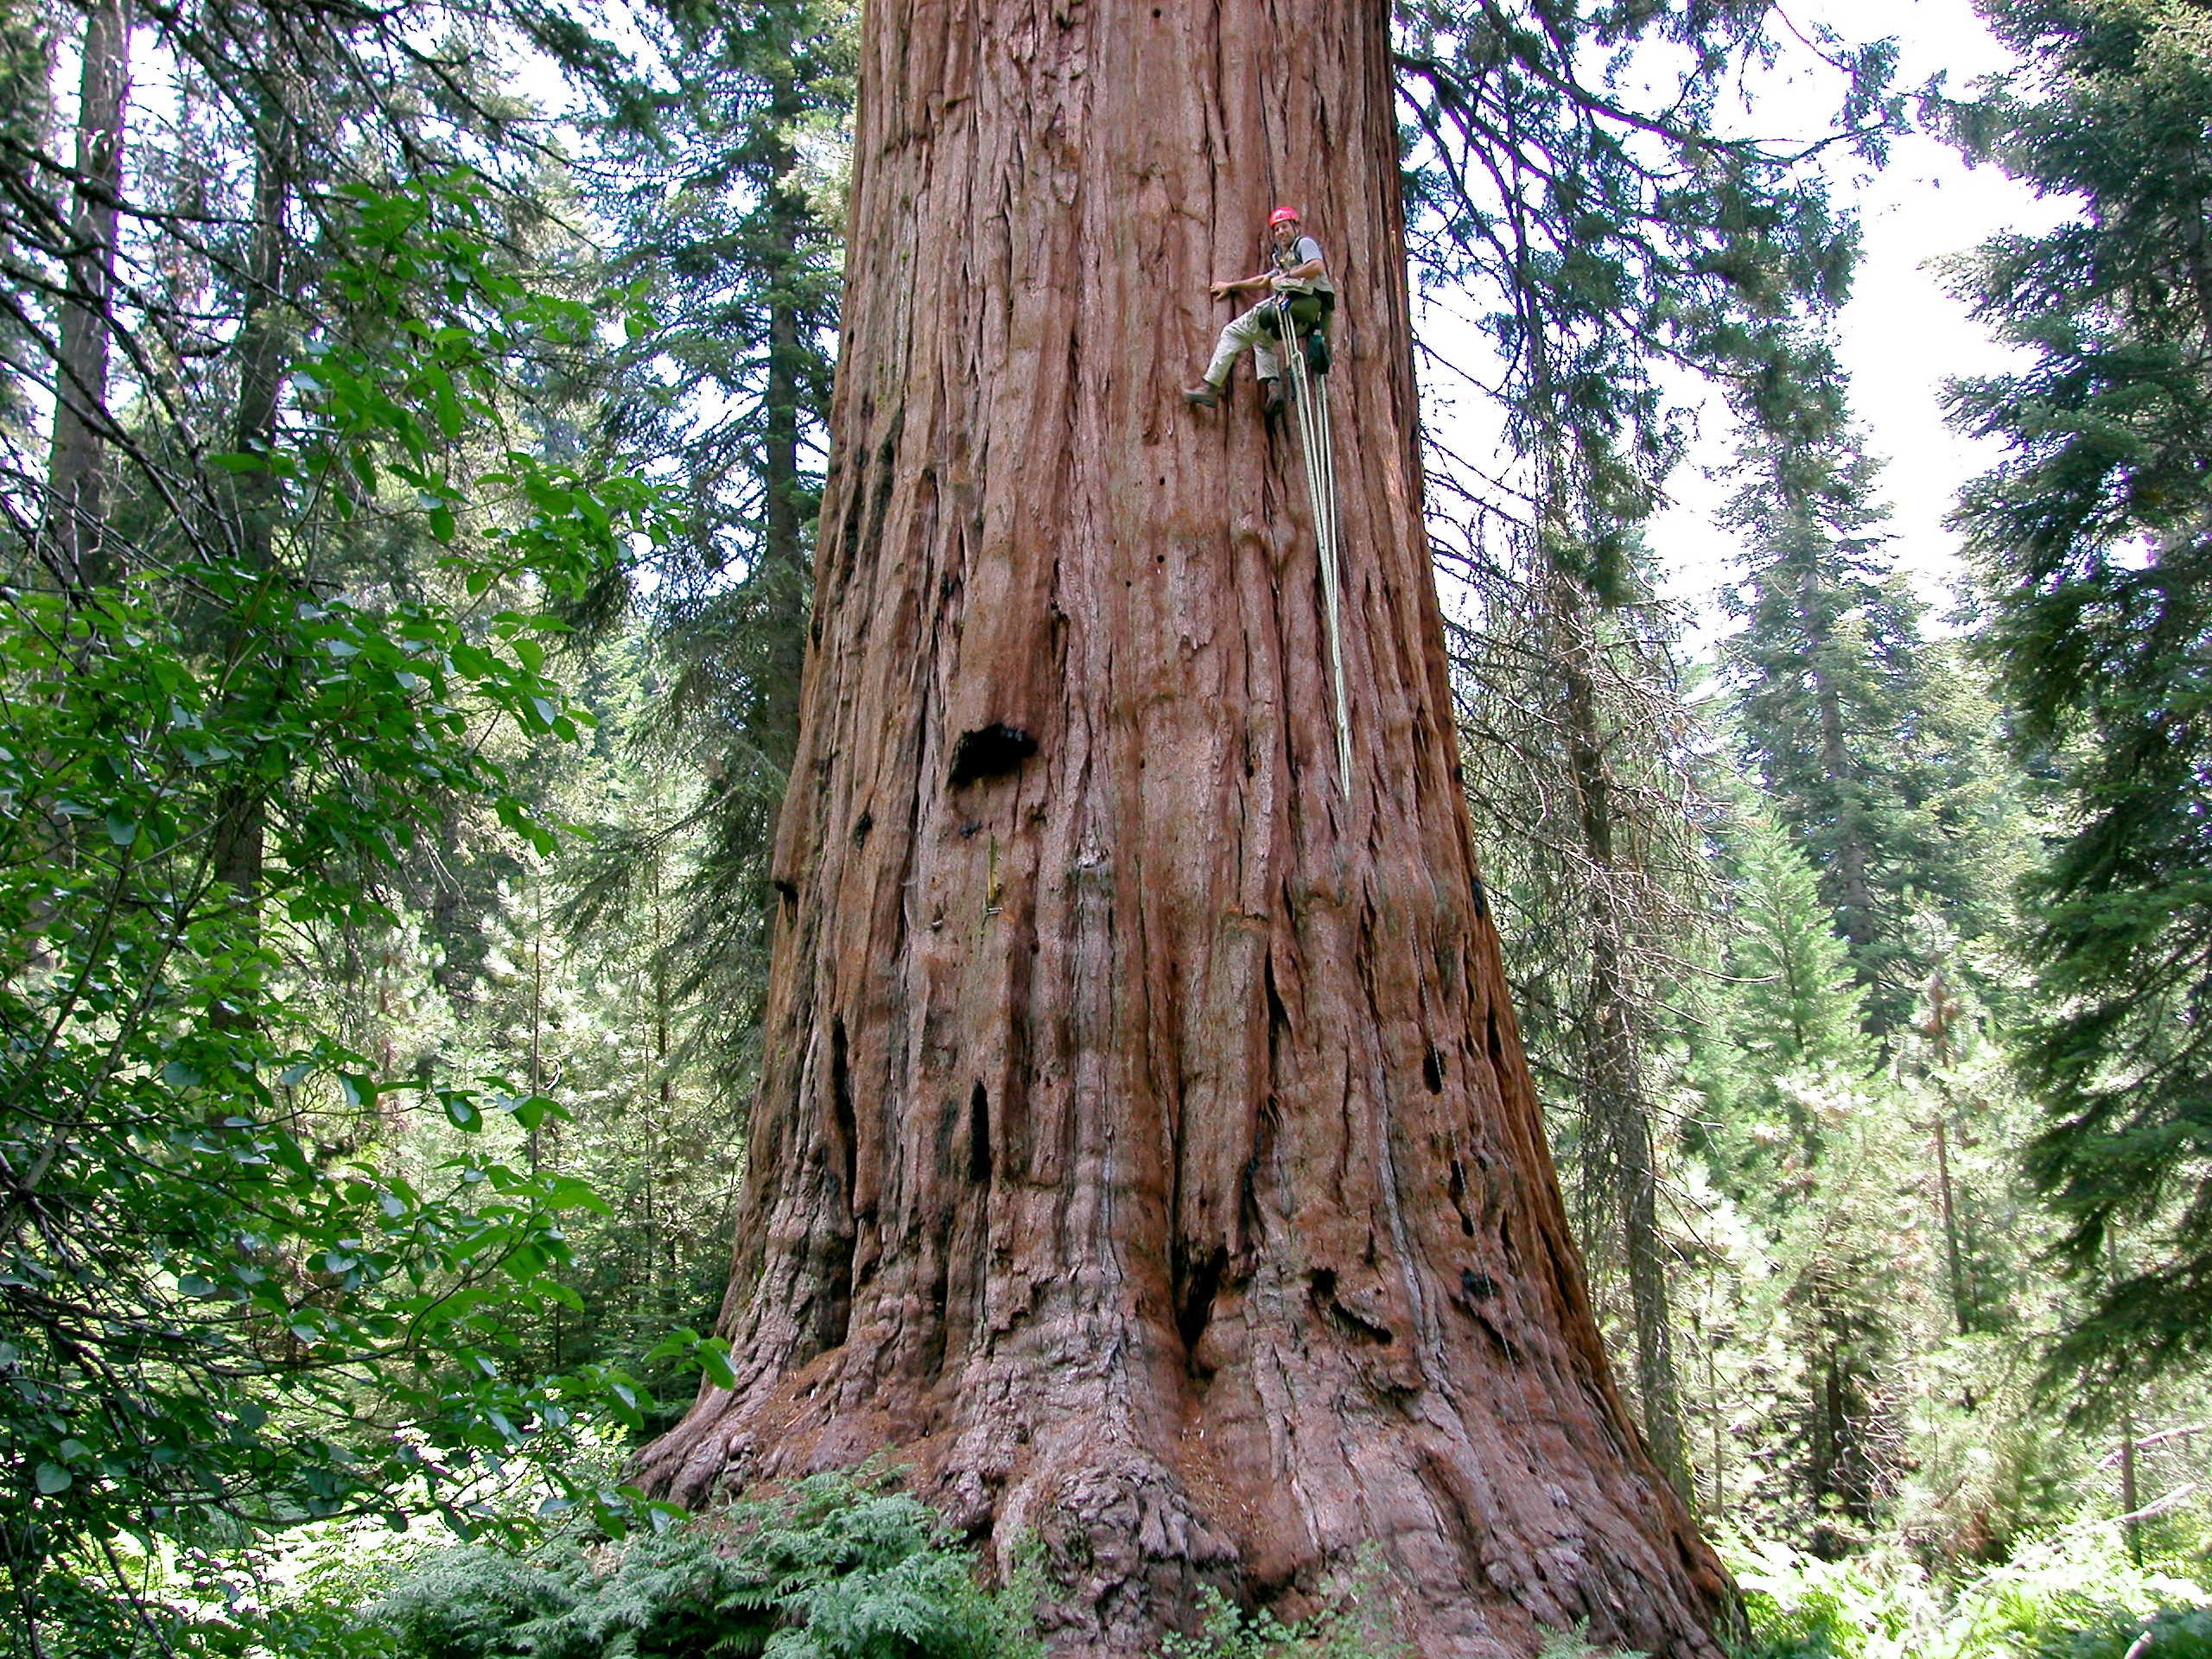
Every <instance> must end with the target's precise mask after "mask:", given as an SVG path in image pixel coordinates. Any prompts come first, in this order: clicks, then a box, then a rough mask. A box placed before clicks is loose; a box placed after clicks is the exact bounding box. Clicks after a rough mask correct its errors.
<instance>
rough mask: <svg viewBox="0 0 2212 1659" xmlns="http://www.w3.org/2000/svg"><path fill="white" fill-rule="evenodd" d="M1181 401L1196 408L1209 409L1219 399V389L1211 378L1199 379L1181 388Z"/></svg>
mask: <svg viewBox="0 0 2212 1659" xmlns="http://www.w3.org/2000/svg"><path fill="white" fill-rule="evenodd" d="M1183 401H1184V402H1185V403H1187V404H1192V405H1193V406H1194V407H1196V408H1198V409H1211V408H1212V407H1213V406H1214V405H1215V404H1217V403H1219V402H1220V401H1221V391H1220V388H1219V387H1217V386H1216V385H1214V384H1213V382H1211V380H1201V381H1199V382H1198V385H1195V386H1185V387H1184V388H1183Z"/></svg>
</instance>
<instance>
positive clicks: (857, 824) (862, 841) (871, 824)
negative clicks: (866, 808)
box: [853, 812, 875, 847]
mask: <svg viewBox="0 0 2212 1659" xmlns="http://www.w3.org/2000/svg"><path fill="white" fill-rule="evenodd" d="M874 828H875V815H874V813H872V812H863V813H861V815H860V817H857V818H855V819H854V820H853V845H854V846H855V847H865V846H867V845H868V831H869V830H871V829H874Z"/></svg>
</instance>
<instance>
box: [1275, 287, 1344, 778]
mask: <svg viewBox="0 0 2212 1659" xmlns="http://www.w3.org/2000/svg"><path fill="white" fill-rule="evenodd" d="M1275 321H1276V324H1277V337H1278V339H1279V340H1281V344H1282V355H1283V362H1282V370H1283V372H1284V374H1285V375H1286V376H1287V378H1288V379H1289V381H1290V389H1291V397H1292V401H1293V402H1294V404H1296V405H1297V409H1298V447H1299V453H1300V455H1301V456H1302V457H1303V458H1304V460H1305V462H1306V493H1308V494H1309V495H1310V496H1311V497H1312V499H1313V540H1314V543H1315V546H1316V548H1317V550H1318V551H1319V555H1320V560H1321V611H1322V618H1323V620H1324V622H1325V624H1326V627H1327V632H1328V636H1329V683H1330V688H1331V690H1332V692H1333V693H1334V695H1335V699H1336V716H1337V785H1338V788H1340V789H1341V790H1343V791H1344V798H1345V799H1346V800H1350V799H1351V714H1350V711H1349V710H1348V709H1346V708H1345V706H1344V634H1343V630H1342V628H1341V626H1339V623H1338V565H1337V455H1336V446H1335V444H1334V443H1333V442H1332V441H1331V438H1330V434H1329V378H1328V377H1327V376H1326V375H1324V374H1315V373H1313V371H1312V368H1311V366H1310V365H1308V364H1307V362H1306V346H1305V342H1304V341H1303V340H1300V339H1299V337H1298V328H1297V325H1296V324H1295V323H1294V322H1293V321H1292V320H1291V315H1290V302H1289V299H1288V298H1287V296H1279V297H1278V298H1277V299H1276V301H1275Z"/></svg>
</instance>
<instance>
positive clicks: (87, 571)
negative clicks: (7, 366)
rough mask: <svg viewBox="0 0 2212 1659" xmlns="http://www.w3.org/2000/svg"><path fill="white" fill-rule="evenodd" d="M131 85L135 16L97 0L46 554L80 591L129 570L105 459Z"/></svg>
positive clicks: (61, 334) (59, 371)
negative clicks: (118, 555)
mask: <svg viewBox="0 0 2212 1659" xmlns="http://www.w3.org/2000/svg"><path fill="white" fill-rule="evenodd" d="M129 98H130V7H129V6H128V5H127V4H126V3H125V0H92V6H91V9H90V10H87V11H86V14H85V35H84V53H83V75H82V79H81V80H80V81H79V92H78V99H77V176H76V180H75V182H74V185H73V188H72V191H71V206H70V213H69V243H68V252H67V260H66V262H65V268H66V270H67V277H66V281H65V283H64V287H63V292H62V302H61V315H60V326H59V327H58V329H57V331H56V332H57V334H58V339H57V341H56V348H57V349H56V353H55V359H54V443H53V448H52V451H51V454H50V455H49V458H48V463H47V488H46V520H45V524H44V525H43V526H42V529H41V535H40V543H41V545H40V549H39V552H40V556H41V558H42V559H43V560H44V561H45V563H46V565H47V568H48V569H49V570H51V571H52V572H53V573H54V579H55V580H56V581H57V582H60V584H61V586H62V587H63V588H65V589H66V590H67V591H68V592H71V593H85V592H89V591H91V590H92V589H95V588H101V587H105V586H108V585H111V583H113V582H115V581H116V580H117V578H118V576H119V575H120V574H121V573H120V572H119V571H118V569H116V568H115V565H114V561H113V560H112V558H111V556H109V555H108V553H107V551H106V550H105V537H104V536H103V533H102V531H103V528H104V524H105V517H106V511H105V505H104V503H103V501H102V499H101V488H100V484H101V476H100V462H101V455H102V451H103V449H104V448H105V431H106V427H107V422H108V412H107V396H108V388H107V379H108V372H107V366H108V347H109V345H110V337H111V332H112V328H113V322H112V319H111V316H110V314H109V302H110V298H111V294H112V292H113V289H114V287H115V229H116V215H117V207H118V200H119V198H120V196H121V194H122V190H123V118H124V106H125V105H126V103H127V102H128V100H129Z"/></svg>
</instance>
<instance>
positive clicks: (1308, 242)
mask: <svg viewBox="0 0 2212 1659" xmlns="http://www.w3.org/2000/svg"><path fill="white" fill-rule="evenodd" d="M1268 239H1269V240H1270V241H1271V242H1272V243H1273V244H1274V262H1273V264H1272V266H1271V268H1270V269H1268V270H1263V271H1262V272H1260V273H1259V274H1258V275H1257V276H1255V277H1242V278H1239V279H1238V280H1236V281H1235V282H1228V283H1210V284H1208V287H1207V291H1208V292H1209V293H1211V295H1212V296H1214V298H1216V299H1217V300H1218V299H1221V298H1222V297H1224V296H1226V295H1230V294H1252V293H1262V292H1264V293H1266V294H1267V295H1268V297H1267V298H1266V299H1264V300H1262V302H1260V303H1259V304H1257V305H1255V306H1254V307H1253V308H1251V309H1250V310H1249V311H1247V312H1245V313H1243V315H1240V316H1237V317H1236V318H1233V319H1232V320H1231V321H1230V324H1229V326H1228V327H1225V328H1224V329H1223V330H1222V331H1221V339H1220V340H1219V341H1218V342H1217V344H1216V345H1215V346H1214V348H1213V361H1212V362H1211V363H1210V364H1208V365H1206V372H1205V379H1203V380H1201V381H1199V382H1198V385H1195V386H1186V387H1185V388H1184V389H1183V396H1184V397H1187V398H1189V399H1190V400H1191V402H1192V403H1193V404H1198V406H1199V407H1200V408H1203V409H1211V408H1212V407H1213V406H1214V405H1215V404H1217V403H1219V402H1220V401H1221V392H1222V388H1223V387H1224V386H1226V385H1228V384H1229V372H1230V370H1231V369H1233V368H1234V367H1236V359H1237V356H1238V354H1239V353H1242V352H1243V350H1244V348H1245V347H1246V346H1250V347H1251V348H1252V356H1253V359H1254V362H1255V365H1256V366H1257V367H1258V369H1259V371H1260V382H1261V384H1262V385H1264V386H1265V387H1266V388H1267V390H1268V401H1267V412H1268V414H1270V415H1272V414H1274V412H1275V411H1276V410H1279V409H1281V407H1282V381H1281V379H1280V378H1278V376H1279V365H1278V364H1277V362H1276V360H1275V353H1274V351H1273V350H1271V349H1270V348H1269V346H1268V341H1269V340H1274V339H1276V338H1278V337H1279V336H1280V335H1281V332H1282V321H1283V313H1284V312H1285V311H1287V312H1288V313H1289V315H1290V323H1291V327H1292V328H1293V329H1294V330H1295V331H1296V333H1297V334H1300V335H1305V334H1314V333H1317V332H1318V331H1319V329H1320V328H1322V327H1324V326H1325V324H1326V322H1327V321H1328V315H1329V313H1330V312H1331V311H1332V310H1334V309H1335V308H1336V303H1337V290H1336V289H1335V287H1334V286H1333V285H1332V283H1330V281H1329V277H1328V273H1327V272H1326V271H1325V270H1323V269H1322V268H1321V245H1320V244H1319V242H1316V241H1315V240H1314V239H1313V238H1312V237H1310V236H1301V235H1300V234H1299V228H1298V210H1297V209H1296V208H1295V207H1278V208H1276V209H1275V210H1274V213H1270V214H1268ZM1314 366H1315V367H1316V368H1317V369H1322V368H1325V367H1326V366H1327V359H1325V358H1323V359H1321V360H1320V361H1319V362H1317V363H1316V364H1315V365H1314Z"/></svg>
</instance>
